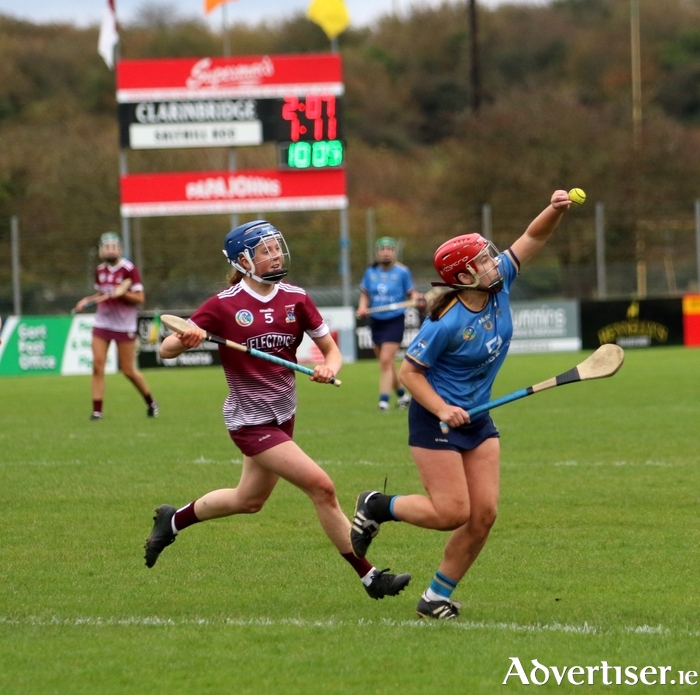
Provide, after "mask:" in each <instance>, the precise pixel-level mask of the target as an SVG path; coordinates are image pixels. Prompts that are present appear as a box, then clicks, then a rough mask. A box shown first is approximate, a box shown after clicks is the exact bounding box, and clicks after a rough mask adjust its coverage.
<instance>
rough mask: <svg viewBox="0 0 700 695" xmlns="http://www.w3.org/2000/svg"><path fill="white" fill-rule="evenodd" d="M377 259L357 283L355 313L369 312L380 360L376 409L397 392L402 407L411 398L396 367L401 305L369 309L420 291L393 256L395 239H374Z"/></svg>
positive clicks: (416, 296) (417, 296)
mask: <svg viewBox="0 0 700 695" xmlns="http://www.w3.org/2000/svg"><path fill="white" fill-rule="evenodd" d="M376 254H377V256H376V257H377V261H376V263H373V264H372V265H371V266H369V267H368V268H367V270H366V271H365V274H364V276H363V277H362V283H361V284H360V302H359V304H358V307H357V312H356V315H357V317H358V318H362V317H364V316H369V317H370V319H369V325H370V330H371V331H372V343H373V345H374V354H375V355H376V356H377V359H378V360H379V410H388V409H389V396H390V395H391V392H392V391H395V392H396V405H397V406H398V407H399V408H405V407H406V406H407V405H408V404H409V403H410V401H411V398H410V396H409V395H408V394H407V393H406V392H405V390H404V388H403V386H402V384H401V381H400V380H399V374H398V372H397V370H396V353H397V352H398V349H399V346H400V345H401V340H402V338H403V331H404V311H405V309H404V308H403V307H399V308H397V309H388V310H386V311H380V312H377V313H373V314H372V315H371V316H370V311H369V310H370V309H373V308H376V307H383V306H388V305H391V304H396V303H398V302H403V301H405V300H406V299H407V298H410V299H413V300H416V301H419V300H420V299H421V295H420V294H419V293H418V292H416V291H415V289H414V287H413V277H412V276H411V271H410V270H409V269H408V268H407V267H406V266H405V265H403V264H402V263H398V262H397V260H396V240H395V239H392V238H391V237H388V236H385V237H382V238H381V239H378V240H377V243H376Z"/></svg>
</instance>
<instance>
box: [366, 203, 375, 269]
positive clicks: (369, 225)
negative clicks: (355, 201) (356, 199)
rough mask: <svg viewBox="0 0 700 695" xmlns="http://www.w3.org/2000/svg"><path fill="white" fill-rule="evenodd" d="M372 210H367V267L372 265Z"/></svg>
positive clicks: (373, 233)
mask: <svg viewBox="0 0 700 695" xmlns="http://www.w3.org/2000/svg"><path fill="white" fill-rule="evenodd" d="M375 236H376V233H375V231H374V208H367V232H366V237H367V265H372V263H374V239H375Z"/></svg>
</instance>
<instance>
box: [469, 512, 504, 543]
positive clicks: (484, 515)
mask: <svg viewBox="0 0 700 695" xmlns="http://www.w3.org/2000/svg"><path fill="white" fill-rule="evenodd" d="M497 516H498V509H497V507H496V505H488V506H487V507H484V508H482V509H479V510H475V511H474V512H473V513H472V516H471V519H470V527H471V530H472V533H474V534H476V535H478V536H483V537H486V536H487V535H488V534H489V531H490V530H491V528H492V526H493V525H494V524H495V523H496V517H497Z"/></svg>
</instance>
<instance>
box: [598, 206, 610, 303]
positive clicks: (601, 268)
mask: <svg viewBox="0 0 700 695" xmlns="http://www.w3.org/2000/svg"><path fill="white" fill-rule="evenodd" d="M595 259H596V272H597V275H598V299H605V298H606V297H607V296H608V279H607V276H606V271H605V205H604V204H603V203H596V204H595Z"/></svg>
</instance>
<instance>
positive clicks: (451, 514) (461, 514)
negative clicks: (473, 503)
mask: <svg viewBox="0 0 700 695" xmlns="http://www.w3.org/2000/svg"><path fill="white" fill-rule="evenodd" d="M438 514H439V524H440V526H439V530H440V531H454V530H455V529H457V528H459V527H460V526H464V525H465V524H466V523H468V522H469V504H468V503H464V502H460V501H454V502H452V503H450V504H447V505H443V506H442V508H441V509H439V510H438Z"/></svg>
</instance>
